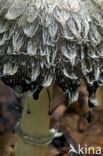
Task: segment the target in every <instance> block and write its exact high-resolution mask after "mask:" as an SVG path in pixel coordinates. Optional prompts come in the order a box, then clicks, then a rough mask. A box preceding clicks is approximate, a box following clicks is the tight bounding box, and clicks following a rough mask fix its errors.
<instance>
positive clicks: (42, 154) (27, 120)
mask: <svg viewBox="0 0 103 156" xmlns="http://www.w3.org/2000/svg"><path fill="white" fill-rule="evenodd" d="M48 90H49V93H50V95H49V96H51V98H52V92H53V85H51V86H50V87H48V88H43V89H42V91H41V93H40V95H39V99H38V100H34V99H33V97H32V96H27V97H26V101H25V106H24V111H23V115H22V120H21V126H20V128H21V130H22V132H23V133H24V134H27V135H28V136H33V137H48V136H49V128H50V116H49V105H50V97H48ZM16 156H50V153H49V150H48V145H42V146H37V145H34V144H31V143H28V142H25V141H23V140H22V139H21V138H20V140H19V143H18V145H17V151H16Z"/></svg>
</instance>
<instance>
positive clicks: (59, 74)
mask: <svg viewBox="0 0 103 156" xmlns="http://www.w3.org/2000/svg"><path fill="white" fill-rule="evenodd" d="M102 62H103V0H99V1H98V2H97V1H96V0H0V78H1V80H2V81H4V82H5V83H6V84H7V85H9V86H11V87H13V88H14V89H15V90H18V91H19V92H25V91H27V90H32V91H33V92H34V93H35V92H36V91H37V89H38V88H39V87H41V86H42V87H48V86H50V85H51V83H52V81H53V80H56V82H57V83H58V84H59V85H60V87H61V88H62V89H63V91H64V92H65V93H66V94H67V96H68V97H69V99H72V101H71V102H73V101H76V100H77V98H78V94H77V88H78V85H79V83H80V78H82V79H84V80H85V82H86V84H87V85H88V86H89V87H92V89H93V90H95V88H96V86H98V85H102V84H103V65H102ZM92 89H90V92H91V90H92ZM92 101H93V100H92Z"/></svg>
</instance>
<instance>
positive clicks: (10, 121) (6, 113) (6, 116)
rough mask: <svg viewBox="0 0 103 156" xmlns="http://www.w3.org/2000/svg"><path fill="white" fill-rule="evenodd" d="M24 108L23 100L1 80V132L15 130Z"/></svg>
mask: <svg viewBox="0 0 103 156" xmlns="http://www.w3.org/2000/svg"><path fill="white" fill-rule="evenodd" d="M22 110H23V104H22V100H21V99H19V98H17V96H16V94H15V93H14V91H13V90H12V89H11V88H10V87H8V86H6V85H5V84H4V83H2V82H1V81H0V134H2V133H5V132H14V131H15V125H16V123H17V122H18V121H19V120H20V118H21V114H22Z"/></svg>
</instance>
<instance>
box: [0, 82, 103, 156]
mask: <svg viewBox="0 0 103 156" xmlns="http://www.w3.org/2000/svg"><path fill="white" fill-rule="evenodd" d="M78 94H79V99H78V101H76V102H75V103H73V104H71V105H70V104H69V101H68V100H67V98H66V97H65V95H64V93H63V91H62V90H61V89H60V88H59V87H58V86H57V85H56V84H55V85H54V93H53V100H52V114H51V124H50V127H51V128H56V129H58V131H59V132H62V133H63V135H62V136H61V137H59V138H56V139H54V140H53V142H52V144H50V145H49V149H50V152H51V154H52V155H53V156H78V155H77V154H75V153H70V154H69V153H68V151H69V150H70V144H72V145H73V146H74V147H75V149H77V145H78V144H80V145H81V146H85V145H88V146H90V147H91V146H92V147H95V149H96V147H98V146H99V147H101V149H103V87H102V86H101V87H99V88H98V89H97V92H96V97H97V100H98V106H96V107H94V108H92V109H90V108H89V107H88V91H87V89H86V86H85V84H84V82H82V80H81V85H80V87H79V89H78ZM24 101H25V96H23V97H21V98H18V97H17V96H16V94H15V93H14V91H13V90H12V89H11V88H9V87H8V86H6V85H5V84H4V83H3V82H1V81H0V156H15V151H16V145H17V143H18V136H17V135H16V133H15V126H16V123H17V122H19V121H20V119H21V115H22V110H23V106H24ZM89 155H91V156H92V154H89ZM79 156H80V154H79ZM84 156H85V155H84Z"/></svg>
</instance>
